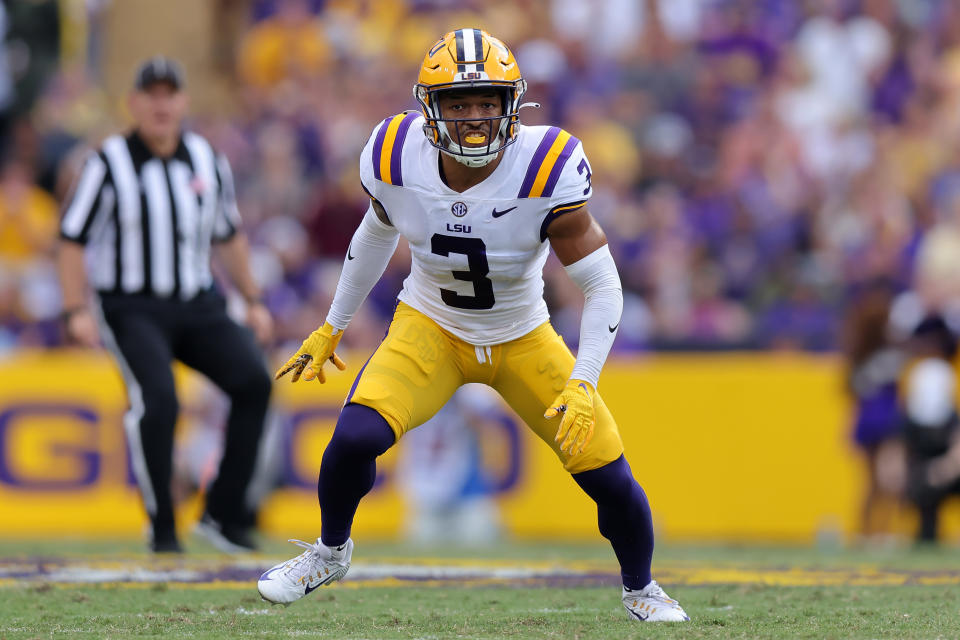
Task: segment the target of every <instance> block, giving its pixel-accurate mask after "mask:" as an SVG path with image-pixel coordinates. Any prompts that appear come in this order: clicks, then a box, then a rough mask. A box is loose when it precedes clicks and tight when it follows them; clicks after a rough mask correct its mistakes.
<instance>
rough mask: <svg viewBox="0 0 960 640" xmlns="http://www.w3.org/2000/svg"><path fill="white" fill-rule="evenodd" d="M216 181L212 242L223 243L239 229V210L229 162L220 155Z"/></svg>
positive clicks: (218, 155)
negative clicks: (217, 183) (217, 197)
mask: <svg viewBox="0 0 960 640" xmlns="http://www.w3.org/2000/svg"><path fill="white" fill-rule="evenodd" d="M217 180H218V181H219V183H220V198H219V199H218V202H217V217H216V219H215V220H214V222H213V236H212V239H213V241H214V242H225V241H227V240H229V239H230V238H232V237H233V236H234V234H236V233H237V231H238V230H239V229H240V224H241V222H240V210H239V209H238V208H237V192H236V189H235V188H234V184H233V172H232V171H231V170H230V162H229V161H227V157H226V156H225V155H223V154H222V153H218V154H217Z"/></svg>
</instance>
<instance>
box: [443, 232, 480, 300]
mask: <svg viewBox="0 0 960 640" xmlns="http://www.w3.org/2000/svg"><path fill="white" fill-rule="evenodd" d="M430 250H431V251H432V252H433V253H435V254H437V255H438V256H449V255H450V254H451V253H460V254H463V255H465V256H467V266H468V267H469V269H470V270H469V271H454V272H453V277H454V278H455V279H457V280H463V281H464V282H472V283H473V293H474V295H472V296H465V295H461V294H459V293H457V292H456V291H451V290H449V289H440V298H441V299H442V300H443V302H444V303H445V304H446V305H447V306H449V307H456V308H458V309H491V308H493V304H494V299H493V282H492V281H491V280H490V278H488V277H487V274H488V273H490V265H489V264H488V263H487V245H485V244H484V243H483V240H481V239H480V238H463V237H458V236H445V235H443V234H441V233H435V234H433V237H432V238H430Z"/></svg>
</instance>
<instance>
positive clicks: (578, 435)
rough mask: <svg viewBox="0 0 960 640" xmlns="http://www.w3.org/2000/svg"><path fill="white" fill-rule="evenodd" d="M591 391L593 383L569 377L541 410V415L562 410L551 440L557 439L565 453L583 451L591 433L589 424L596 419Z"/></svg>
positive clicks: (574, 453)
mask: <svg viewBox="0 0 960 640" xmlns="http://www.w3.org/2000/svg"><path fill="white" fill-rule="evenodd" d="M593 394H594V389H593V385H591V384H590V383H589V382H585V381H584V380H576V379H570V380H569V381H567V386H565V387H564V388H563V391H561V392H560V395H558V396H557V397H556V398H555V399H554V401H553V402H552V403H550V407H549V408H547V411H546V413H544V414H543V417H544V418H553V417H555V416H556V415H557V414H559V413H562V414H563V419H562V420H560V428H559V429H557V436H556V437H555V438H554V441H555V442H559V443H560V450H561V451H565V452H566V453H567V454H568V455H571V456H575V455H577V454H578V453H580V452H581V451H583V448H584V447H585V446H587V443H588V442H590V438H592V437H593V425H594V424H595V423H596V418H595V417H594V413H593Z"/></svg>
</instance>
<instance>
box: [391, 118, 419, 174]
mask: <svg viewBox="0 0 960 640" xmlns="http://www.w3.org/2000/svg"><path fill="white" fill-rule="evenodd" d="M416 119H417V114H416V113H408V114H407V115H405V116H404V117H403V120H401V121H400V126H399V127H398V128H397V136H396V138H394V139H393V149H392V151H391V152H390V184H394V185H397V186H398V187H402V186H403V176H402V174H401V173H400V165H401V164H402V163H401V162H400V159H401V158H402V157H403V141H404V139H405V138H406V137H407V131H409V130H410V124H411V123H412V122H413V121H414V120H416Z"/></svg>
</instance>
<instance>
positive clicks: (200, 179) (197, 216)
mask: <svg viewBox="0 0 960 640" xmlns="http://www.w3.org/2000/svg"><path fill="white" fill-rule="evenodd" d="M239 226H240V214H239V212H238V210H237V202H236V196H235V194H234V187H233V176H232V174H231V172H230V165H229V163H228V162H227V159H226V157H224V156H223V155H222V154H217V153H215V152H214V150H213V148H212V147H211V146H210V143H209V142H207V141H206V140H205V139H204V138H203V137H201V136H199V135H197V134H195V133H191V132H185V133H184V134H183V136H182V137H181V139H180V143H179V145H178V146H177V150H176V152H175V153H174V154H173V155H172V156H171V157H169V158H159V157H157V156H154V155H153V154H152V153H151V152H150V150H149V149H148V148H147V146H146V144H145V143H144V142H143V140H142V139H141V138H140V136H139V135H137V133H136V132H134V133H131V134H130V135H128V136H126V137H123V136H119V135H115V136H111V137H110V138H107V139H106V140H105V141H104V143H103V145H102V146H101V148H100V149H99V150H98V151H96V152H94V153H91V154H90V156H89V158H88V159H87V161H86V164H85V165H84V168H83V171H82V172H81V174H80V177H79V179H78V180H77V183H76V186H75V188H74V191H73V194H72V196H71V198H70V199H69V201H68V204H67V206H66V208H65V209H64V213H63V218H62V220H61V223H60V235H61V237H62V238H64V239H66V240H71V241H73V242H78V243H80V244H84V245H87V254H88V270H89V272H90V274H89V278H90V284H91V286H93V288H94V289H96V290H97V291H98V292H100V293H116V294H146V295H152V296H156V297H161V298H169V297H179V298H181V299H184V300H188V299H190V298H192V297H193V296H195V295H196V294H197V293H199V292H200V291H203V290H205V289H208V288H210V287H211V286H212V285H213V275H212V273H211V271H210V245H211V243H212V242H222V241H224V240H228V239H229V238H231V237H232V236H233V235H234V234H235V233H236V232H237V229H238V228H239Z"/></svg>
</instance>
